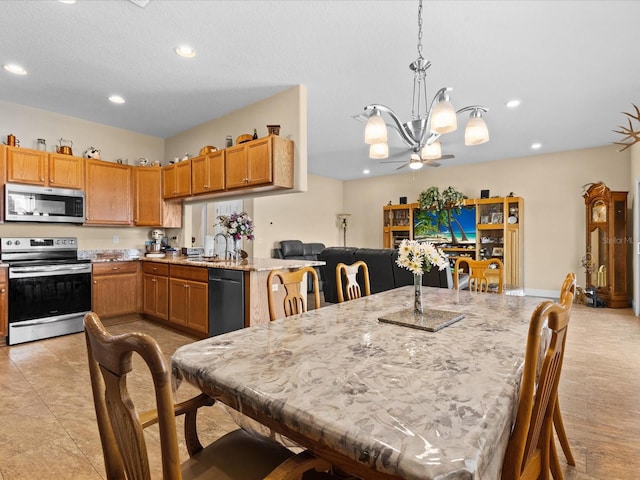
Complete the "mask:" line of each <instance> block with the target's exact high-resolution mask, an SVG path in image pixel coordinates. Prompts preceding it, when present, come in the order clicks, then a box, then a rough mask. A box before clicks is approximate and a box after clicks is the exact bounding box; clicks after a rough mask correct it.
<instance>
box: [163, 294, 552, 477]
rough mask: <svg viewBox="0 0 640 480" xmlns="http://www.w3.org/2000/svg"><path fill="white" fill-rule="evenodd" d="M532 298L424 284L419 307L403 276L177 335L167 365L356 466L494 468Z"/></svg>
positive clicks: (464, 472)
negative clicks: (245, 324)
mask: <svg viewBox="0 0 640 480" xmlns="http://www.w3.org/2000/svg"><path fill="white" fill-rule="evenodd" d="M543 300H545V299H543V298H536V297H527V296H512V295H505V294H501V295H500V294H491V293H479V292H469V291H459V290H451V289H446V288H430V287H425V288H423V292H422V303H423V306H424V313H423V315H421V316H420V315H416V314H415V313H414V310H413V306H414V287H413V286H406V287H401V288H397V289H393V290H388V291H384V292H380V293H376V294H373V295H369V296H364V297H362V298H359V299H355V300H351V301H347V302H344V303H339V304H333V305H328V306H324V307H322V308H319V309H316V310H310V311H308V312H306V313H302V314H299V315H295V316H291V317H288V318H282V319H279V320H275V321H272V322H269V323H267V324H262V325H258V326H255V327H250V328H245V329H242V330H237V331H234V332H231V333H226V334H223V335H219V336H216V337H211V338H207V339H204V340H200V341H197V342H194V343H191V344H187V345H184V346H182V347H180V348H178V349H177V350H176V352H175V353H174V354H173V356H172V357H171V368H172V373H173V376H174V379H175V380H176V386H178V385H179V384H180V382H182V381H186V382H188V383H190V384H192V385H194V386H196V387H197V388H199V389H200V390H201V391H202V392H204V393H205V394H207V395H210V396H211V397H213V398H215V399H217V400H218V401H220V402H222V403H224V404H225V405H227V406H228V407H230V408H231V409H233V411H236V412H239V413H240V414H242V416H248V417H250V418H251V419H253V421H257V422H259V424H260V425H263V426H265V427H267V429H268V431H270V432H272V433H277V434H280V435H282V436H284V437H286V438H287V439H289V440H291V441H292V442H294V443H295V444H296V445H298V446H300V447H302V448H305V449H308V450H310V451H311V452H313V453H315V454H316V455H318V456H320V457H322V458H324V459H326V460H327V461H329V462H330V463H332V464H333V465H335V466H336V467H338V468H339V469H340V470H342V471H343V472H346V473H349V474H352V475H355V476H357V477H360V478H390V479H391V478H402V479H420V480H430V479H434V480H435V479H447V480H453V479H499V478H500V472H501V468H502V462H503V459H504V454H505V450H506V446H507V443H508V440H509V435H510V432H511V428H512V425H513V422H514V420H515V413H516V410H517V404H518V393H519V383H520V379H521V374H522V367H523V363H524V354H525V347H526V341H527V331H528V325H529V320H530V317H531V313H532V312H533V310H534V308H535V307H536V305H538V304H539V303H540V302H541V301H543ZM433 318H436V319H442V320H443V323H441V324H440V325H439V326H437V327H436V328H435V329H434V328H431V329H430V330H432V331H430V330H425V329H423V326H422V322H423V321H424V320H433ZM381 319H382V320H381ZM403 319H406V321H407V324H404V322H403V321H402V320H403ZM432 323H433V322H431V321H428V322H426V325H431V324H432ZM445 325H446V326H445ZM438 328H439V329H438ZM176 388H177V387H176Z"/></svg>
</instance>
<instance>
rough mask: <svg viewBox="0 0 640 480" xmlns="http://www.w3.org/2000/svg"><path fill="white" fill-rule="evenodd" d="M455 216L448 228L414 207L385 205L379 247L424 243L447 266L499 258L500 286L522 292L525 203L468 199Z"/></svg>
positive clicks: (510, 199)
mask: <svg viewBox="0 0 640 480" xmlns="http://www.w3.org/2000/svg"><path fill="white" fill-rule="evenodd" d="M459 212H460V213H456V212H455V211H452V212H451V216H450V218H451V222H450V225H442V224H440V223H439V222H438V216H437V215H436V213H435V212H434V211H429V210H427V211H422V210H420V206H419V204H418V203H409V204H405V205H385V206H384V207H383V209H382V218H383V222H382V224H383V228H382V245H383V247H384V248H398V246H399V245H400V242H402V240H404V239H408V240H421V241H429V242H432V243H434V244H436V245H438V246H439V247H440V248H441V249H442V251H443V252H445V253H446V254H447V255H448V257H449V259H450V261H451V264H452V266H453V263H455V260H456V259H457V258H458V257H471V258H474V259H485V258H499V259H500V260H502V262H503V263H504V277H505V278H504V283H505V285H507V286H508V288H510V289H522V288H523V281H524V268H523V259H524V237H523V234H524V232H523V220H524V217H523V215H524V200H523V199H522V198H521V197H493V198H475V199H474V198H468V199H466V200H464V206H463V207H461V208H460V210H459Z"/></svg>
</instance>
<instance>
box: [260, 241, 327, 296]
mask: <svg viewBox="0 0 640 480" xmlns="http://www.w3.org/2000/svg"><path fill="white" fill-rule="evenodd" d="M324 248H325V246H324V243H302V242H301V241H300V240H282V241H281V242H280V248H275V249H274V250H273V258H283V259H288V260H318V254H319V253H320V252H321V251H322V250H324ZM314 268H315V269H316V271H317V272H318V282H319V283H320V291H322V283H323V282H322V278H321V274H322V272H321V271H320V269H319V268H318V267H314ZM307 276H309V275H307ZM307 281H308V284H307V291H308V292H312V291H313V281H312V280H311V278H308V279H307Z"/></svg>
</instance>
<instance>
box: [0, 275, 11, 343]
mask: <svg viewBox="0 0 640 480" xmlns="http://www.w3.org/2000/svg"><path fill="white" fill-rule="evenodd" d="M7 270H8V269H6V268H0V339H3V338H4V337H6V335H7V330H8V329H9V324H8V319H9V314H8V307H9V302H8V300H9V299H8V295H9V294H8V293H7V291H8V289H9V285H8V280H7V276H8V275H7ZM3 344H4V342H3Z"/></svg>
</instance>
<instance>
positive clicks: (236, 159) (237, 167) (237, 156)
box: [224, 144, 249, 188]
mask: <svg viewBox="0 0 640 480" xmlns="http://www.w3.org/2000/svg"><path fill="white" fill-rule="evenodd" d="M224 166H225V178H226V184H227V188H238V187H245V186H246V185H247V183H248V182H249V170H248V168H247V146H246V145H245V144H242V145H236V146H235V147H229V148H227V149H226V158H225V162H224Z"/></svg>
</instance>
